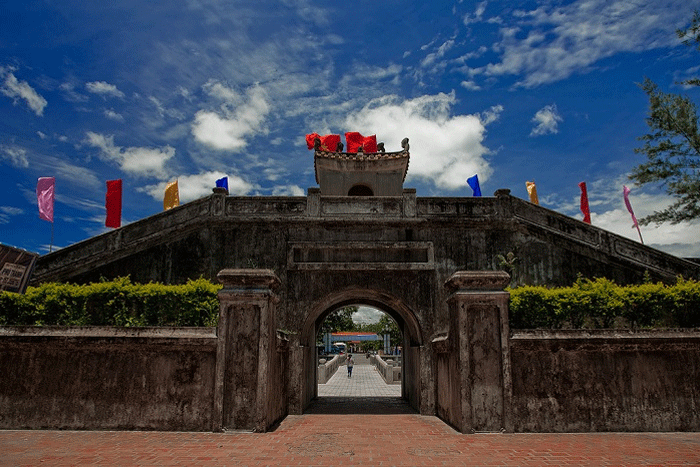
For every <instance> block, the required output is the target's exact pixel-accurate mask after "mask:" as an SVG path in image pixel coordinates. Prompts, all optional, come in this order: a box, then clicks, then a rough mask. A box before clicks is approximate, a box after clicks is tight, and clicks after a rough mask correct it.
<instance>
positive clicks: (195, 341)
mask: <svg viewBox="0 0 700 467" xmlns="http://www.w3.org/2000/svg"><path fill="white" fill-rule="evenodd" d="M215 357H216V334H215V332H214V330H213V329H211V328H202V329H184V328H180V329H178V328H174V329H150V328H132V329H116V328H56V327H51V328H33V327H22V328H2V332H1V333H0V369H2V375H3V376H2V378H0V428H3V429H39V428H52V429H71V430H75V429H121V430H185V431H209V430H210V429H211V422H212V400H213V389H214V367H215Z"/></svg>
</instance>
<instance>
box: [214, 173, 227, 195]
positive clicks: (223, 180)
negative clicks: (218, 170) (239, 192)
mask: <svg viewBox="0 0 700 467" xmlns="http://www.w3.org/2000/svg"><path fill="white" fill-rule="evenodd" d="M216 187H217V188H226V193H228V177H224V178H220V179H218V180H217V181H216Z"/></svg>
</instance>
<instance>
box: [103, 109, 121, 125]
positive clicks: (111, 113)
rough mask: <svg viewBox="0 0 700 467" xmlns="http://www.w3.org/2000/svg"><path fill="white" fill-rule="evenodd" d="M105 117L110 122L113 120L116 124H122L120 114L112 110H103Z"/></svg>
mask: <svg viewBox="0 0 700 467" xmlns="http://www.w3.org/2000/svg"><path fill="white" fill-rule="evenodd" d="M105 117H107V118H109V119H110V120H115V121H117V122H123V121H124V117H123V116H122V114H120V113H117V112H115V111H114V110H112V109H105Z"/></svg>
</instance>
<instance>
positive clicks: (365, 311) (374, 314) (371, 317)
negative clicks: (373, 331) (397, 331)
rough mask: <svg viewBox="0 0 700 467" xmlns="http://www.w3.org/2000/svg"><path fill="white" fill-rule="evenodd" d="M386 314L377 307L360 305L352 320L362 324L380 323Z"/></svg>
mask: <svg viewBox="0 0 700 467" xmlns="http://www.w3.org/2000/svg"><path fill="white" fill-rule="evenodd" d="M382 316H384V312H383V311H381V310H377V309H376V308H372V307H368V306H362V305H360V306H359V307H358V309H357V311H356V312H355V313H353V314H352V320H353V322H355V323H360V324H373V323H378V322H379V320H380V319H381V318H382Z"/></svg>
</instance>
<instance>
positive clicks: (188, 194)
mask: <svg viewBox="0 0 700 467" xmlns="http://www.w3.org/2000/svg"><path fill="white" fill-rule="evenodd" d="M223 177H228V190H229V194H230V195H232V196H243V195H247V194H248V193H250V191H251V190H252V189H253V188H254V187H253V185H251V184H250V183H248V182H246V181H245V180H243V179H242V178H241V177H239V176H237V175H233V176H231V175H226V174H225V173H223V172H218V171H212V172H202V173H199V174H194V175H180V176H178V177H177V186H178V190H179V192H180V203H187V202H189V201H192V200H195V199H199V198H203V197H205V196H209V195H211V194H212V188H214V187H215V186H216V181H217V180H219V179H220V178H223ZM171 181H173V180H167V181H164V182H160V183H157V184H154V185H148V186H145V187H143V188H139V189H138V191H140V192H143V193H147V194H149V195H151V196H152V197H153V199H156V200H160V201H162V200H163V194H164V193H165V186H166V185H167V184H168V183H170V182H171Z"/></svg>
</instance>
